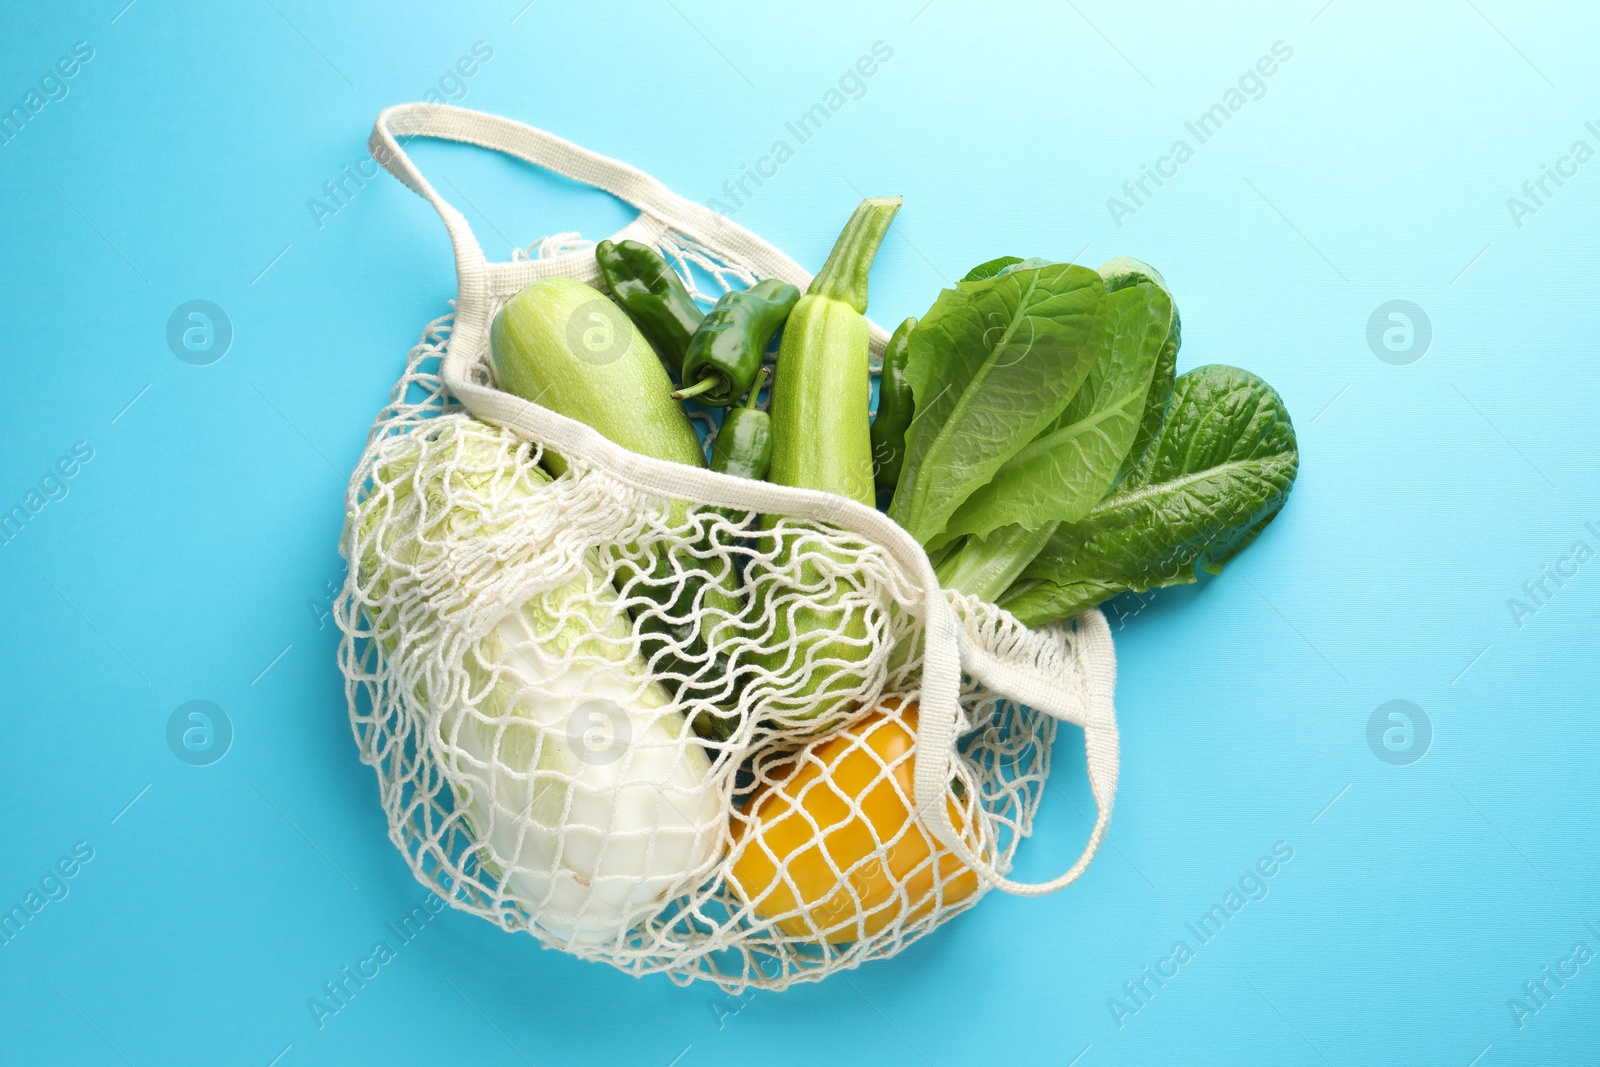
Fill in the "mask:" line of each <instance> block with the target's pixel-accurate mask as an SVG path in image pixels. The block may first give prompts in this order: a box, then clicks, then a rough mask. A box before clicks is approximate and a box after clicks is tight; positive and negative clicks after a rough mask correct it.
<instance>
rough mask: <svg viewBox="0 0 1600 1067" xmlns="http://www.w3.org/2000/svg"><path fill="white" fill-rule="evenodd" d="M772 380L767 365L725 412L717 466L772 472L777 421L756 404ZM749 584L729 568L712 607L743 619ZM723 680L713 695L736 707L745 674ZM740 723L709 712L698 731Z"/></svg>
mask: <svg viewBox="0 0 1600 1067" xmlns="http://www.w3.org/2000/svg"><path fill="white" fill-rule="evenodd" d="M766 381H767V368H765V367H762V368H761V369H760V370H759V371H758V372H757V373H756V380H755V384H754V385H752V386H751V387H750V399H749V400H747V401H746V402H745V404H744V406H743V407H737V408H732V409H730V410H729V411H728V414H727V415H726V416H724V417H723V420H722V429H720V430H718V431H717V437H716V440H714V441H712V442H711V469H712V470H714V471H717V472H718V473H721V474H731V475H733V476H735V477H737V478H750V479H753V480H755V481H760V480H761V479H763V478H765V477H766V476H767V466H768V464H770V463H771V462H772V425H771V421H770V420H769V419H768V417H767V413H766V412H765V411H762V410H761V409H760V408H758V407H757V406H756V398H757V397H759V396H760V395H761V387H762V386H763V385H765V384H766ZM717 510H718V511H720V512H722V514H723V515H725V516H726V517H727V518H728V520H729V521H730V522H734V523H741V524H742V523H743V522H744V520H745V519H746V518H747V517H748V516H747V514H746V513H745V512H742V511H740V510H739V509H738V508H718V509H717ZM743 586H744V574H743V568H742V567H741V568H730V569H728V570H727V571H725V572H723V574H722V576H721V580H720V581H719V582H717V583H716V584H715V585H714V586H712V587H710V588H708V589H707V590H706V599H705V604H706V606H707V607H708V608H718V609H721V610H723V611H725V612H727V614H728V615H729V616H730V617H733V618H737V617H738V615H739V613H740V612H741V611H742V610H743V607H744V603H745V601H744V588H743ZM716 643H717V639H716V637H715V636H713V638H712V645H713V647H714V646H715V645H716ZM717 665H718V667H720V668H722V669H721V670H720V671H719V672H718V674H719V675H720V676H721V678H727V677H728V674H729V671H728V657H727V655H726V654H725V653H723V652H720V651H719V652H718V653H717ZM723 685H724V687H725V688H726V689H727V692H726V693H725V694H724V693H714V694H711V699H712V700H715V701H717V702H718V703H719V704H721V705H722V706H723V707H726V708H732V707H733V706H734V705H735V704H736V703H737V701H738V693H739V690H740V689H742V688H743V687H744V679H743V678H737V677H736V678H731V679H729V681H728V682H725V683H723ZM738 728H739V717H738V716H737V715H733V714H723V715H719V714H715V713H713V712H709V711H703V712H701V713H700V714H699V715H697V716H695V720H694V729H695V732H696V733H698V734H699V735H700V736H701V737H704V738H708V739H710V740H714V741H726V740H727V739H728V738H730V737H732V736H733V734H734V732H735V731H736V730H737V729H738Z"/></svg>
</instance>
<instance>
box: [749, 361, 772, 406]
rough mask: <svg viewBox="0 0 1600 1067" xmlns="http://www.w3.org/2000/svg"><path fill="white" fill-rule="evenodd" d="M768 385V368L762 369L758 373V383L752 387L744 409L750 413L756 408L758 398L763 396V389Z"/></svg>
mask: <svg viewBox="0 0 1600 1067" xmlns="http://www.w3.org/2000/svg"><path fill="white" fill-rule="evenodd" d="M766 384H767V368H766V367H762V368H761V369H760V370H758V371H756V383H755V384H754V385H752V386H751V387H750V395H749V397H747V398H746V399H745V402H744V408H745V410H746V411H749V410H751V409H753V408H754V407H755V406H756V403H757V401H758V398H759V397H760V396H761V387H762V386H763V385H766Z"/></svg>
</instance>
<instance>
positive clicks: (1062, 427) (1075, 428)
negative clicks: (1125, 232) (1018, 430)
mask: <svg viewBox="0 0 1600 1067" xmlns="http://www.w3.org/2000/svg"><path fill="white" fill-rule="evenodd" d="M1171 326H1172V301H1171V299H1170V298H1169V297H1168V296H1167V294H1166V292H1165V291H1163V290H1162V289H1160V288H1158V287H1157V286H1156V285H1155V284H1153V283H1151V282H1148V281H1141V282H1138V283H1137V284H1134V285H1131V286H1126V287H1123V288H1120V289H1118V290H1116V291H1115V292H1109V293H1108V294H1107V295H1106V322H1105V330H1104V340H1103V341H1102V343H1101V350H1100V353H1099V355H1098V357H1097V358H1096V359H1095V360H1093V362H1092V365H1091V367H1090V369H1089V373H1088V375H1087V377H1086V378H1085V379H1084V382H1083V385H1082V387H1081V388H1079V390H1078V393H1077V395H1076V396H1074V397H1073V398H1072V400H1071V402H1070V403H1068V404H1067V406H1066V408H1065V409H1064V410H1063V411H1062V412H1061V414H1060V415H1058V416H1057V417H1056V419H1055V420H1054V421H1053V422H1052V423H1050V425H1049V426H1048V427H1047V428H1046V429H1045V431H1044V432H1043V433H1041V434H1040V435H1039V436H1038V437H1036V438H1034V439H1033V440H1032V441H1030V442H1029V443H1028V444H1027V446H1026V447H1024V448H1023V449H1022V451H1020V452H1018V453H1017V454H1016V455H1014V456H1012V457H1011V458H1010V459H1009V460H1007V461H1006V462H1005V463H1004V464H1003V465H1002V466H1001V467H1000V469H999V470H998V471H996V472H995V475H994V477H993V478H992V479H990V481H989V482H988V484H986V485H983V486H980V487H979V488H978V489H977V490H975V491H974V492H973V493H972V495H971V496H969V497H968V498H967V499H966V502H965V503H963V504H962V505H961V507H960V508H958V509H957V510H956V512H955V514H954V515H952V516H951V518H950V521H949V523H948V525H947V526H946V528H945V532H946V534H947V535H961V534H974V535H976V536H978V537H987V536H988V535H989V534H990V533H991V532H993V531H994V530H997V529H999V528H1000V527H1002V526H1007V525H1011V524H1013V523H1016V524H1020V525H1021V526H1022V527H1024V528H1025V529H1030V530H1031V529H1036V528H1038V527H1039V526H1042V525H1043V524H1045V523H1049V522H1077V521H1078V520H1079V519H1081V518H1083V517H1084V516H1085V515H1086V514H1088V513H1089V509H1090V508H1092V507H1094V506H1095V505H1096V504H1098V503H1099V502H1100V500H1101V498H1102V497H1104V496H1105V495H1106V491H1107V490H1108V489H1110V488H1111V485H1112V483H1113V482H1114V481H1116V478H1117V474H1118V473H1119V471H1120V470H1121V467H1122V461H1123V458H1124V457H1125V456H1126V455H1127V454H1128V450H1129V449H1130V448H1131V447H1132V445H1133V440H1134V436H1135V434H1137V433H1138V431H1139V428H1140V423H1141V421H1142V419H1143V418H1144V415H1145V397H1146V394H1147V393H1149V391H1150V382H1151V377H1152V375H1153V373H1154V371H1155V368H1156V362H1157V356H1158V354H1159V353H1160V352H1161V351H1162V349H1163V347H1164V346H1165V345H1166V342H1167V338H1168V335H1169V333H1170V331H1171Z"/></svg>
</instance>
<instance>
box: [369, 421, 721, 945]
mask: <svg viewBox="0 0 1600 1067" xmlns="http://www.w3.org/2000/svg"><path fill="white" fill-rule="evenodd" d="M436 421H437V424H438V425H437V426H434V427H429V428H426V429H423V430H420V431H416V432H414V433H413V434H411V435H408V436H411V437H415V438H417V447H416V448H415V449H404V448H402V449H399V450H397V451H398V453H399V454H397V455H396V456H395V457H394V458H393V459H387V460H386V461H385V462H382V463H380V464H379V466H378V467H377V469H376V470H375V471H374V473H373V482H374V484H375V486H376V485H378V484H383V485H388V486H389V487H391V489H392V491H393V499H392V501H388V500H384V499H383V496H384V494H382V493H379V492H377V491H376V489H375V490H374V492H372V493H370V494H369V495H368V497H367V499H366V500H365V501H363V503H362V508H363V510H365V509H368V508H370V509H371V510H370V511H368V513H367V514H365V515H358V516H357V517H356V520H355V526H354V528H355V529H357V530H358V534H359V540H360V541H361V542H362V544H361V546H360V558H361V561H362V569H363V574H362V579H363V583H364V584H365V585H367V587H368V588H369V589H370V590H372V591H373V593H374V595H381V591H385V590H387V591H395V590H397V588H398V587H402V586H403V587H404V589H405V590H406V591H405V592H404V593H401V594H398V595H397V596H396V600H397V601H403V602H405V603H406V604H407V605H408V607H409V608H410V609H411V610H408V611H405V612H404V613H403V614H404V616H405V618H406V620H407V622H406V623H405V624H401V623H400V622H399V616H400V615H401V614H402V612H401V611H400V610H399V604H398V603H392V604H391V605H390V606H386V607H381V608H378V609H375V610H376V614H377V615H378V616H379V618H376V619H374V622H375V624H377V629H378V633H379V635H380V639H381V640H382V641H383V643H384V647H385V650H386V652H387V653H389V654H391V655H392V654H394V649H395V648H396V647H399V645H400V644H402V642H400V639H399V635H398V633H396V627H398V626H400V625H409V626H417V625H419V622H418V621H416V620H417V619H418V615H417V613H416V611H415V608H416V606H417V605H418V603H419V602H421V601H422V596H421V589H422V588H426V589H427V590H428V591H429V597H428V601H427V603H428V604H429V605H430V607H431V605H432V604H436V603H438V602H439V601H440V600H448V599H449V591H448V589H446V590H442V591H441V590H440V589H439V584H440V583H441V581H443V582H445V583H448V582H449V580H450V579H451V578H453V577H454V575H455V574H456V573H458V570H467V569H470V568H472V567H474V566H481V565H482V562H481V558H474V557H475V556H476V555H477V551H478V550H479V549H480V548H481V547H482V539H483V538H485V537H489V536H493V535H494V533H495V532H496V531H497V529H500V528H503V527H504V526H505V522H503V521H502V522H498V523H492V522H491V523H485V515H484V509H485V508H487V507H488V506H490V504H491V502H495V503H496V504H497V505H498V506H505V505H506V504H507V502H508V501H509V502H510V503H511V504H513V505H514V504H515V503H516V498H518V497H528V496H531V495H532V494H533V493H535V492H537V490H538V489H539V487H540V486H541V485H542V484H543V483H544V482H546V481H547V480H548V479H547V478H546V477H545V476H544V474H543V473H542V472H540V471H539V470H538V469H537V468H535V467H533V466H532V465H531V464H530V463H528V462H527V461H526V459H525V458H522V457H515V456H513V455H512V453H511V449H512V448H513V447H514V442H511V441H509V440H507V439H504V438H502V437H501V436H500V434H499V433H498V431H495V430H493V429H491V428H490V427H487V426H485V425H483V424H481V423H476V422H474V421H472V420H470V419H467V418H465V417H459V416H446V417H443V418H440V419H438V420H436ZM452 424H453V425H452ZM419 461H420V464H421V466H420V468H419V466H418V464H419ZM419 527H420V533H421V534H422V536H418V535H417V534H418V532H419V530H418V528H419ZM375 540H381V541H382V543H383V544H382V548H383V554H384V557H385V558H383V559H381V560H380V558H379V554H378V549H379V545H378V544H376V543H375ZM369 610H374V609H369ZM421 618H422V619H423V620H425V621H422V622H421V623H420V625H422V626H425V627H429V628H431V627H436V626H439V625H440V620H439V619H438V618H437V617H436V616H435V614H434V613H433V611H432V610H428V611H426V612H425V613H423V614H422V615H421ZM405 644H407V645H409V644H410V642H405ZM461 666H462V667H463V669H464V671H465V673H466V675H467V678H468V680H469V688H470V693H469V694H468V695H467V696H466V697H465V698H464V699H461V700H457V701H455V702H453V704H452V706H449V707H445V708H443V709H440V710H441V714H440V715H439V717H438V735H437V738H436V739H435V740H436V742H437V743H438V749H439V752H440V754H441V762H442V764H443V765H444V769H445V772H446V775H447V776H448V778H449V779H450V785H451V787H452V789H453V791H454V793H455V796H456V799H457V801H458V803H459V805H460V807H461V808H462V810H464V811H465V813H466V815H467V818H468V820H469V821H470V823H471V825H472V828H473V831H474V833H475V834H476V836H477V837H478V839H479V840H480V841H481V842H482V843H483V846H484V847H483V848H482V849H481V850H480V856H481V858H483V859H484V860H485V861H486V866H487V867H488V868H489V870H490V871H491V873H493V874H494V875H495V876H496V877H497V878H498V879H499V881H500V889H501V891H502V892H503V893H505V894H506V895H507V896H509V897H511V898H513V899H514V900H516V901H517V902H518V903H519V904H521V905H522V906H523V907H525V908H526V909H527V910H528V912H529V914H531V915H532V916H533V919H534V921H535V922H536V923H538V925H539V926H540V927H542V928H543V929H545V930H546V931H548V932H549V933H551V934H552V935H554V936H555V937H556V938H557V939H558V940H560V941H562V942H567V943H571V942H604V941H609V940H611V939H613V938H615V937H616V936H618V935H619V934H623V933H625V932H626V931H627V929H628V928H629V927H630V926H631V925H633V924H634V923H636V922H638V921H640V920H642V919H643V918H645V917H647V916H648V915H650V914H653V913H654V912H655V911H657V910H659V908H660V907H661V906H662V905H664V904H665V903H666V901H667V900H669V899H670V898H671V897H672V896H674V895H675V894H676V893H677V892H679V891H681V890H682V889H683V888H684V884H685V882H686V880H687V879H688V878H689V877H690V876H691V875H693V874H694V873H695V872H696V871H697V870H703V869H705V867H706V866H707V864H708V863H709V861H710V860H711V859H712V858H713V856H714V854H715V851H716V849H717V847H718V845H719V842H720V841H721V838H722V831H723V829H724V824H725V822H726V819H725V816H724V813H723V811H722V804H721V797H720V793H719V791H718V790H716V789H714V788H712V783H711V782H710V781H709V772H710V763H709V760H708V759H707V757H706V754H705V751H704V749H702V748H701V746H700V744H699V742H698V740H697V738H696V737H695V735H694V734H693V732H692V731H691V730H690V729H689V728H688V725H687V723H686V722H685V720H684V717H683V716H682V715H681V714H679V713H677V712H675V711H666V710H663V709H664V708H665V707H666V705H667V704H668V703H669V701H670V698H669V697H668V695H667V693H666V691H665V690H664V689H663V688H662V687H661V686H660V685H659V684H658V683H656V682H654V681H653V680H651V679H649V677H648V671H647V668H646V666H645V664H644V663H643V661H642V660H640V658H639V657H638V656H637V655H636V654H635V653H634V652H633V650H632V645H631V627H630V625H629V623H628V621H627V618H626V616H625V615H624V614H623V611H622V607H621V604H620V598H619V597H618V595H617V593H616V591H615V590H614V589H613V588H612V587H611V585H610V583H609V582H607V581H606V579H605V575H604V573H603V572H602V571H601V569H600V566H599V563H598V561H597V560H595V559H594V558H593V557H591V558H589V559H586V560H585V561H584V566H583V569H582V571H581V572H580V574H579V575H578V577H576V578H573V579H571V580H569V581H568V582H567V583H566V584H564V585H562V586H560V587H558V588H556V589H554V590H552V591H550V592H548V593H546V594H544V595H543V596H541V597H537V598H535V599H533V600H530V601H529V602H527V603H525V604H524V605H522V607H521V608H520V609H517V610H514V611H512V612H510V613H509V614H508V615H507V616H506V617H505V618H504V619H502V620H501V621H499V622H498V623H497V624H496V625H495V626H494V627H493V629H492V630H491V631H490V632H489V633H488V634H487V635H486V636H485V637H484V638H482V639H481V640H479V641H478V642H477V644H476V646H475V647H474V648H472V649H470V650H469V651H468V652H467V653H466V654H465V656H464V657H463V662H462V664H461Z"/></svg>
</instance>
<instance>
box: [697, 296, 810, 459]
mask: <svg viewBox="0 0 1600 1067" xmlns="http://www.w3.org/2000/svg"><path fill="white" fill-rule="evenodd" d="M789 288H791V289H793V288H794V286H792V285H791V286H790V287H789ZM795 295H796V297H798V296H799V293H798V291H797V292H796V294H795ZM766 380H767V368H765V367H762V368H761V370H760V371H758V372H757V374H756V381H755V385H753V386H752V387H751V389H750V399H749V400H747V401H745V404H744V406H743V407H738V408H733V409H732V410H731V411H729V412H728V414H727V415H726V416H724V417H723V420H722V429H720V430H718V431H717V439H716V440H715V441H713V442H711V469H712V470H714V471H720V472H721V473H723V474H732V475H734V476H735V477H738V478H750V479H753V480H755V481H758V482H759V481H761V480H762V479H763V478H765V477H766V476H767V467H768V466H770V465H771V463H772V420H771V419H770V418H768V416H767V413H766V412H765V411H762V410H761V409H760V408H758V407H756V397H757V396H759V395H760V394H761V387H762V386H763V385H765V384H766Z"/></svg>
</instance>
